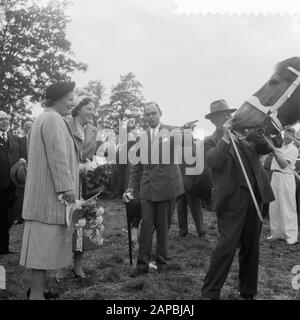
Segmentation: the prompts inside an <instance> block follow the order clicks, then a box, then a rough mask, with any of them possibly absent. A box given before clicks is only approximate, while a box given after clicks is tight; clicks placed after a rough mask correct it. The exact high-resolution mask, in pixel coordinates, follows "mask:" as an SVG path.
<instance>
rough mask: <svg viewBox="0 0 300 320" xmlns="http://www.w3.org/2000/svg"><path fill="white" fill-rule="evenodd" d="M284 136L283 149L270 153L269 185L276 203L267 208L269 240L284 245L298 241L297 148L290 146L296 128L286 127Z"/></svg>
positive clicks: (292, 144)
mask: <svg viewBox="0 0 300 320" xmlns="http://www.w3.org/2000/svg"><path fill="white" fill-rule="evenodd" d="M284 133H285V134H284V143H283V146H282V147H281V148H280V149H276V148H274V150H273V154H274V158H273V161H272V164H271V171H272V181H271V185H272V189H273V192H274V194H275V201H274V202H272V203H271V204H270V209H269V213H270V228H271V235H270V236H269V237H268V240H279V239H282V240H285V241H286V242H287V244H295V243H297V241H298V221H297V206H296V181H295V176H294V169H295V162H296V160H295V159H296V158H297V157H298V149H297V148H296V147H295V145H294V143H293V139H295V133H296V132H295V129H294V128H288V129H286V130H285V132H284Z"/></svg>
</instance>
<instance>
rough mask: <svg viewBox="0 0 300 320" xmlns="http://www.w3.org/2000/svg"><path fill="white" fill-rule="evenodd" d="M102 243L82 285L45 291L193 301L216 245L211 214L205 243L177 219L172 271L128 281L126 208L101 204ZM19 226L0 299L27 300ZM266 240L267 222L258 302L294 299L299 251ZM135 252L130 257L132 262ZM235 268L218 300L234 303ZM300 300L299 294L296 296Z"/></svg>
mask: <svg viewBox="0 0 300 320" xmlns="http://www.w3.org/2000/svg"><path fill="white" fill-rule="evenodd" d="M103 206H104V208H105V214H104V224H105V242H104V245H103V246H102V247H101V248H100V249H98V250H95V251H89V252H86V254H85V259H84V269H85V272H86V274H87V278H86V279H74V278H72V276H71V271H70V272H69V277H68V278H66V280H64V281H63V282H61V283H59V284H58V283H56V282H55V281H54V278H53V276H54V274H53V273H49V279H50V280H49V283H48V284H49V287H50V288H51V289H53V290H55V291H58V292H59V293H60V295H61V299H65V300H75V299H76V300H94V299H95V300H96V299H97V300H110V299H117V300H119V299H126V300H127V299H130V300H139V299H147V300H149V299H155V300H156V299H160V300H163V299H174V300H175V299H176V300H183V299H191V300H198V299H199V298H200V295H201V294H200V292H201V287H202V283H203V279H204V276H205V273H206V271H207V269H208V266H209V259H210V255H211V252H212V250H213V248H214V246H215V242H216V234H217V231H216V227H215V225H214V223H213V221H214V219H215V217H214V214H213V213H211V212H209V211H207V210H205V211H204V221H205V226H206V229H207V235H206V237H205V238H203V239H200V238H199V237H198V236H197V234H196V232H195V228H194V226H193V222H192V218H191V216H190V215H189V234H188V235H187V236H186V237H185V238H180V237H179V235H178V228H177V219H176V214H174V217H173V223H172V226H171V229H170V242H169V257H170V262H169V263H170V271H168V272H166V273H165V274H158V273H156V272H155V270H152V271H151V272H150V273H149V274H148V275H145V276H142V277H138V278H135V279H131V278H130V277H129V272H130V265H129V258H128V245H127V233H126V232H124V231H122V229H123V228H125V227H126V219H125V210H124V205H123V204H122V203H121V202H120V201H119V200H104V201H103ZM22 233H23V226H14V227H13V228H12V230H11V249H12V250H14V251H16V254H14V255H9V256H4V257H0V265H2V266H4V267H5V269H6V274H7V289H6V290H0V299H12V300H16V299H18V300H19V299H25V291H26V289H27V288H28V285H29V278H30V271H28V270H25V269H24V268H23V267H21V266H19V253H20V250H21V241H22ZM268 235H269V224H268V221H264V225H263V234H262V240H261V255H260V269H259V289H258V296H257V299H266V300H278V299H290V300H292V299H297V297H296V296H297V292H296V291H295V290H294V289H293V288H292V284H291V281H292V277H293V275H292V273H291V270H292V268H293V266H294V265H297V264H298V265H300V245H299V244H296V245H293V246H288V245H287V244H285V242H275V243H269V242H266V241H263V240H264V239H265V238H266V237H267V236H268ZM136 256H137V251H136V250H135V251H134V258H136ZM237 279H238V264H237V258H235V260H234V264H233V265H232V268H231V272H230V274H229V276H228V279H227V281H226V283H225V286H224V288H223V290H222V299H226V300H228V299H229V300H231V299H235V297H237V295H238V291H237V289H236V288H237ZM298 299H300V293H299V294H298Z"/></svg>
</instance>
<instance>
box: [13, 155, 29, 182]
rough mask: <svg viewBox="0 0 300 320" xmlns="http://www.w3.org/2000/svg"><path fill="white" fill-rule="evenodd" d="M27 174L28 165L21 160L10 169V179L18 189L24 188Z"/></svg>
mask: <svg viewBox="0 0 300 320" xmlns="http://www.w3.org/2000/svg"><path fill="white" fill-rule="evenodd" d="M26 174H27V164H26V162H25V161H21V160H19V161H18V162H16V163H15V164H14V165H13V166H12V167H11V169H10V178H11V180H12V182H13V184H14V185H15V186H16V187H18V188H24V186H25V181H26Z"/></svg>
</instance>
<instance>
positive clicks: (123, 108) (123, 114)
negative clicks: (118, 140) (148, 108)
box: [98, 72, 145, 134]
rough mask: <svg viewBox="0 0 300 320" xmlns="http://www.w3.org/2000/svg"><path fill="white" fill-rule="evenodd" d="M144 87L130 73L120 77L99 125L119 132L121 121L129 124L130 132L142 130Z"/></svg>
mask: <svg viewBox="0 0 300 320" xmlns="http://www.w3.org/2000/svg"><path fill="white" fill-rule="evenodd" d="M141 88H142V85H141V83H140V82H139V81H138V80H137V79H136V76H135V75H134V74H133V73H132V72H130V73H128V74H126V75H123V76H121V77H120V81H119V83H117V84H116V85H115V86H113V87H112V89H111V95H110V102H109V104H107V105H105V106H103V107H102V114H100V118H99V120H98V121H99V124H100V126H101V127H103V128H110V129H114V131H115V133H117V134H118V132H119V121H123V122H124V123H126V124H127V127H128V129H129V130H132V129H134V128H142V127H143V126H144V123H143V103H144V100H145V99H144V97H143V94H142V92H141Z"/></svg>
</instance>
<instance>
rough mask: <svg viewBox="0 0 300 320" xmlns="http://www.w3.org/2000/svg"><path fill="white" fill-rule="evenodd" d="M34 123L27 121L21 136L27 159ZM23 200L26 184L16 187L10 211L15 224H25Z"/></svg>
mask: <svg viewBox="0 0 300 320" xmlns="http://www.w3.org/2000/svg"><path fill="white" fill-rule="evenodd" d="M32 125H33V121H31V120H29V121H26V122H25V123H24V125H23V131H24V136H23V137H20V138H19V143H20V150H21V154H22V155H23V157H24V159H25V160H26V161H27V141H28V135H29V131H30V129H31V127H32ZM23 200H24V186H22V187H21V185H20V186H19V187H17V188H16V196H15V200H14V204H13V207H12V209H11V212H10V223H13V224H15V225H17V224H23V223H24V219H23V218H22V207H23Z"/></svg>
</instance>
